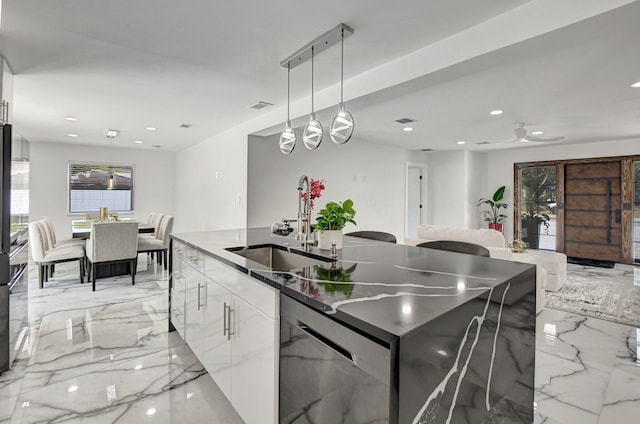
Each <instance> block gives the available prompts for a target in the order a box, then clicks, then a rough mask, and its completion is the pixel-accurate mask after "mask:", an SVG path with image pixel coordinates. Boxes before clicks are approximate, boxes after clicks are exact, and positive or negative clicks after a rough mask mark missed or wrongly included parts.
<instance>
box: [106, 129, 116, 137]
mask: <svg viewBox="0 0 640 424" xmlns="http://www.w3.org/2000/svg"><path fill="white" fill-rule="evenodd" d="M117 136H118V130H107V138H116V137H117Z"/></svg>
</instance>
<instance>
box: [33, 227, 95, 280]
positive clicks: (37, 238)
mask: <svg viewBox="0 0 640 424" xmlns="http://www.w3.org/2000/svg"><path fill="white" fill-rule="evenodd" d="M48 232H49V230H48V228H47V224H46V223H45V222H44V221H43V220H41V219H40V220H38V221H34V222H31V223H29V249H30V251H31V259H32V260H33V262H34V263H35V264H36V265H38V281H39V285H40V288H41V289H42V288H44V282H45V280H46V281H49V272H50V271H49V269H50V267H52V266H54V265H55V264H58V263H62V262H71V261H78V262H79V263H80V284H82V283H84V256H85V251H84V246H81V245H77V244H71V245H62V246H57V247H56V246H54V245H53V243H52V241H51V240H52V239H51V236H50V235H49V234H48Z"/></svg>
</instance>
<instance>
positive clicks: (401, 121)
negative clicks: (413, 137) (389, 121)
mask: <svg viewBox="0 0 640 424" xmlns="http://www.w3.org/2000/svg"><path fill="white" fill-rule="evenodd" d="M396 122H397V123H399V124H408V123H409V122H416V120H415V119H413V118H409V117H406V118H400V119H396Z"/></svg>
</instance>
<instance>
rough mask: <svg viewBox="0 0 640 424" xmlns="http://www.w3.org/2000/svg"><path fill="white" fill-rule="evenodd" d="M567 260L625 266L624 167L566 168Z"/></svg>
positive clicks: (616, 163) (613, 164)
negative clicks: (609, 262) (623, 246)
mask: <svg viewBox="0 0 640 424" xmlns="http://www.w3.org/2000/svg"><path fill="white" fill-rule="evenodd" d="M564 190H565V210H564V230H565V232H564V234H565V238H564V240H565V243H564V244H565V253H566V255H567V256H572V257H577V258H586V259H599V260H609V261H614V262H622V259H623V257H622V225H621V210H622V197H621V163H620V161H612V162H594V163H579V164H567V165H565V186H564Z"/></svg>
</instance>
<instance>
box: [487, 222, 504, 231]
mask: <svg viewBox="0 0 640 424" xmlns="http://www.w3.org/2000/svg"><path fill="white" fill-rule="evenodd" d="M503 228H504V224H494V223H492V222H491V223H489V229H490V230H496V231H500V232H502V229H503Z"/></svg>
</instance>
